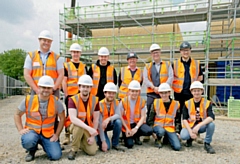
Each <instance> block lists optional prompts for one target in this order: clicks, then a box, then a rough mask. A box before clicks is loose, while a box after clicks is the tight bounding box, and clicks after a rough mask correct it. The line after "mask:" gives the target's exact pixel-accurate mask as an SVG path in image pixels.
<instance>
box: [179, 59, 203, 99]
mask: <svg viewBox="0 0 240 164" xmlns="http://www.w3.org/2000/svg"><path fill="white" fill-rule="evenodd" d="M181 62H182V63H183V65H184V69H185V72H184V82H183V89H182V93H183V94H186V95H191V92H190V90H189V88H190V85H191V76H190V72H189V71H190V65H191V58H189V60H188V61H187V62H186V61H183V60H182V58H181ZM201 75H203V72H202V68H201V66H200V64H199V74H198V76H201Z"/></svg>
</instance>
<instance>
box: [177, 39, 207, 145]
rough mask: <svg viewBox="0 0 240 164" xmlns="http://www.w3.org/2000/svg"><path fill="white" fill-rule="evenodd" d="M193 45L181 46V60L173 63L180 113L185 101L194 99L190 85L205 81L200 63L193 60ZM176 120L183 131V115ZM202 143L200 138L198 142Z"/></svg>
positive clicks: (179, 128)
mask: <svg viewBox="0 0 240 164" xmlns="http://www.w3.org/2000/svg"><path fill="white" fill-rule="evenodd" d="M191 49H192V47H191V44H190V43H189V42H186V41H184V42H183V43H182V44H181V45H180V53H181V58H180V59H178V60H175V61H174V62H173V72H174V80H173V85H172V88H173V90H174V99H175V100H177V101H179V103H180V113H181V114H182V109H183V106H184V103H185V101H187V100H189V99H190V98H192V94H191V92H190V90H189V88H190V85H191V83H192V82H194V81H202V80H203V72H202V69H201V66H200V62H199V61H197V60H194V59H193V58H191V56H190V55H191ZM179 116H180V117H179V118H177V120H176V126H177V129H178V131H181V120H182V119H181V115H179ZM197 141H198V142H202V141H201V140H200V138H199V139H198V140H197Z"/></svg>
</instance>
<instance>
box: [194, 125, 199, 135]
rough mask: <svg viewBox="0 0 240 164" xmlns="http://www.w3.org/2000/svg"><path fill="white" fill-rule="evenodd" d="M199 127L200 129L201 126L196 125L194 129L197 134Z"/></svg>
mask: <svg viewBox="0 0 240 164" xmlns="http://www.w3.org/2000/svg"><path fill="white" fill-rule="evenodd" d="M199 129H200V126H198V125H196V126H195V127H194V128H193V129H192V132H193V133H195V134H198V131H199Z"/></svg>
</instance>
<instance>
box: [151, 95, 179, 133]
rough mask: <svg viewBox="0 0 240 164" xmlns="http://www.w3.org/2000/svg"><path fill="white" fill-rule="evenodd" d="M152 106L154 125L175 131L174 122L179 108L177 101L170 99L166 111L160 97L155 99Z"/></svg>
mask: <svg viewBox="0 0 240 164" xmlns="http://www.w3.org/2000/svg"><path fill="white" fill-rule="evenodd" d="M153 107H154V110H155V112H156V116H155V120H154V126H161V127H162V128H164V129H165V130H166V131H168V132H175V124H174V122H175V117H176V113H177V110H178V109H179V103H178V101H175V100H172V102H171V104H170V106H169V109H168V112H167V113H166V109H165V106H164V103H163V101H162V99H155V100H154V103H153Z"/></svg>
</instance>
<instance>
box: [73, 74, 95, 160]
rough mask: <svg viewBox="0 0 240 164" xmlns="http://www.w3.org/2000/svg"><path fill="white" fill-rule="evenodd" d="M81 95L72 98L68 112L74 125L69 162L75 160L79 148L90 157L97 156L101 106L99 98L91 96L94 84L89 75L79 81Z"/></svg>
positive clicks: (83, 76)
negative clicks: (96, 138)
mask: <svg viewBox="0 0 240 164" xmlns="http://www.w3.org/2000/svg"><path fill="white" fill-rule="evenodd" d="M78 85H79V91H80V93H78V94H76V95H74V96H72V97H70V99H69V101H68V111H69V116H70V120H71V122H72V124H71V125H70V133H72V136H73V140H72V148H71V151H70V152H69V154H68V159H69V160H74V159H75V157H76V154H77V152H78V150H79V148H81V149H82V151H84V152H85V153H86V154H88V155H95V154H96V152H97V149H98V146H97V144H96V140H95V136H96V135H97V134H98V132H97V128H98V119H99V104H98V97H96V96H94V95H92V94H90V92H91V89H92V86H93V82H92V78H91V77H90V76H89V75H82V76H81V77H80V78H79V80H78Z"/></svg>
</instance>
